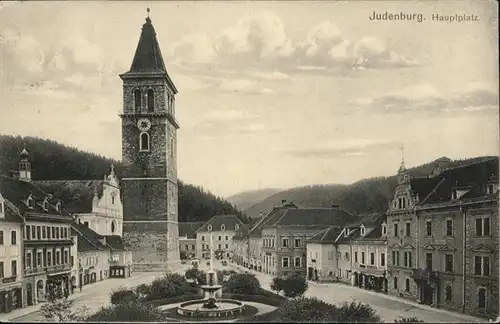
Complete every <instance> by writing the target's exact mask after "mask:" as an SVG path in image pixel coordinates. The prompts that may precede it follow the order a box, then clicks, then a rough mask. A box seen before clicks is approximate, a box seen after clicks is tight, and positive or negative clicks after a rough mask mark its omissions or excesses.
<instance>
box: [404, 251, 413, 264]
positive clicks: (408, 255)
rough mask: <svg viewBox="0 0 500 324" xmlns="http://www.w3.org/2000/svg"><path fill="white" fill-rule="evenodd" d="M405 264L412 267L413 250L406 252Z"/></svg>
mask: <svg viewBox="0 0 500 324" xmlns="http://www.w3.org/2000/svg"><path fill="white" fill-rule="evenodd" d="M404 265H405V267H407V268H411V252H404Z"/></svg>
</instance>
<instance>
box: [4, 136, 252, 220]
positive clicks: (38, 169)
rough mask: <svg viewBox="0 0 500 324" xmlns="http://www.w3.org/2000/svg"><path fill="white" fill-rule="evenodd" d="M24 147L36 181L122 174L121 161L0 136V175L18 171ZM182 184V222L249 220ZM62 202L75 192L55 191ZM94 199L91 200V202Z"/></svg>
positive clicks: (40, 141) (201, 190)
mask: <svg viewBox="0 0 500 324" xmlns="http://www.w3.org/2000/svg"><path fill="white" fill-rule="evenodd" d="M23 147H25V148H26V149H27V150H28V152H29V153H30V156H29V160H30V162H31V165H32V177H33V180H101V179H102V178H103V176H104V174H107V173H109V170H110V167H111V164H113V165H114V166H115V172H116V175H117V176H118V178H120V175H121V174H122V172H123V164H122V163H121V162H120V161H116V160H113V159H109V158H106V157H103V156H100V155H97V154H94V153H90V152H85V151H80V150H78V149H76V148H73V147H68V146H65V145H63V144H60V143H57V142H56V141H52V140H47V139H41V138H37V137H21V136H7V135H0V174H9V171H10V170H17V163H18V162H19V152H20V151H21V150H22V149H23ZM178 184H179V222H206V221H208V220H209V219H210V218H211V217H212V216H213V215H216V214H233V215H237V216H238V217H240V219H241V220H242V221H243V222H244V223H248V222H250V220H249V219H248V218H247V217H246V216H245V215H244V214H243V213H242V212H241V211H240V210H238V209H237V208H236V207H234V206H233V205H232V204H231V203H229V202H228V201H227V200H225V199H223V198H221V197H217V196H215V195H214V194H212V193H211V192H210V191H208V190H206V189H204V188H202V187H200V186H194V185H190V184H187V183H184V182H182V181H180V180H179V181H178ZM52 189H53V190H54V193H55V192H57V193H58V195H60V197H61V198H63V199H64V198H67V196H68V195H69V193H70V192H71V190H73V189H74V188H72V187H71V186H63V187H57V188H52ZM80 189H81V192H80V195H83V196H89V195H90V197H92V196H93V194H94V193H93V191H92V190H91V189H90V187H88V188H86V189H87V190H86V191H85V188H80ZM91 199H92V198H90V201H92V200H91Z"/></svg>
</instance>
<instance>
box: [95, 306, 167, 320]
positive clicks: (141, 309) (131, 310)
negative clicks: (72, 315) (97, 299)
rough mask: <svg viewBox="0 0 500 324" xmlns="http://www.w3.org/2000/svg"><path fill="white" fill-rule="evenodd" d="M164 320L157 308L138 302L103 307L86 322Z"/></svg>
mask: <svg viewBox="0 0 500 324" xmlns="http://www.w3.org/2000/svg"><path fill="white" fill-rule="evenodd" d="M165 320H166V319H165V316H164V315H163V312H162V311H161V310H160V309H159V308H157V307H155V306H152V305H146V304H143V303H140V302H131V303H121V304H117V305H114V306H111V307H103V308H101V310H100V311H99V312H97V313H96V314H94V315H92V316H90V317H89V318H88V319H87V321H88V322H165Z"/></svg>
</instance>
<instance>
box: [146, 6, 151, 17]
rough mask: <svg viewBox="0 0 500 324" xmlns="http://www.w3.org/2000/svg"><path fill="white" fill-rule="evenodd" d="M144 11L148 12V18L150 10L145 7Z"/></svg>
mask: <svg viewBox="0 0 500 324" xmlns="http://www.w3.org/2000/svg"><path fill="white" fill-rule="evenodd" d="M146 11H147V12H148V18H149V12H150V11H151V10H150V9H149V8H146Z"/></svg>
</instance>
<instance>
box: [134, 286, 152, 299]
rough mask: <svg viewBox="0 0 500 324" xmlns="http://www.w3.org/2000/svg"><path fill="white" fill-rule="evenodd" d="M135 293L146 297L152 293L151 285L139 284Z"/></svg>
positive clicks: (140, 296)
mask: <svg viewBox="0 0 500 324" xmlns="http://www.w3.org/2000/svg"><path fill="white" fill-rule="evenodd" d="M135 293H136V294H137V296H138V297H139V298H140V299H142V298H145V297H146V296H148V295H149V294H150V293H151V285H148V284H142V285H139V286H137V288H135Z"/></svg>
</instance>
